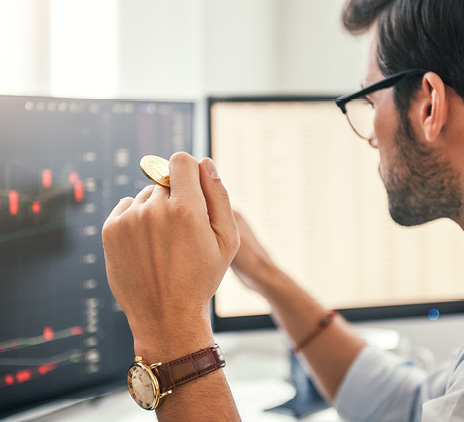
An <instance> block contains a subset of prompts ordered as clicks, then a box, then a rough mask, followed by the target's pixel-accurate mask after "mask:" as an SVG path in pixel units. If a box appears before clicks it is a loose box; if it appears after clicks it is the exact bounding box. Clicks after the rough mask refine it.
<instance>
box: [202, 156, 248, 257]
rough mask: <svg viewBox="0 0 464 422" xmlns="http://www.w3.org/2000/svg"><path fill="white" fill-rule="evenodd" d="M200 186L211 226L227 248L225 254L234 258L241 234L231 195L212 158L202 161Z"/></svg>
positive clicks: (220, 243)
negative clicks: (231, 202) (236, 221)
mask: <svg viewBox="0 0 464 422" xmlns="http://www.w3.org/2000/svg"><path fill="white" fill-rule="evenodd" d="M200 184H201V189H202V190H203V195H204V197H205V200H206V206H207V208H208V215H209V221H210V226H211V228H212V229H213V231H214V232H215V233H216V237H217V239H218V242H219V245H220V246H223V247H225V248H226V251H225V252H226V253H229V252H230V253H231V254H232V256H231V258H232V257H233V255H235V253H236V251H237V249H238V246H239V242H240V241H239V233H238V229H237V225H236V223H235V218H234V214H233V211H232V207H231V205H230V200H229V195H228V193H227V190H226V188H225V187H224V185H223V184H222V181H221V179H220V177H219V175H218V172H217V169H216V165H215V164H214V162H213V160H211V158H204V159H203V160H201V161H200Z"/></svg>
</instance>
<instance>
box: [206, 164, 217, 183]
mask: <svg viewBox="0 0 464 422" xmlns="http://www.w3.org/2000/svg"><path fill="white" fill-rule="evenodd" d="M206 170H207V171H208V174H209V175H210V177H213V178H215V179H219V175H218V172H217V168H216V165H215V164H214V161H213V160H211V159H208V161H207V162H206Z"/></svg>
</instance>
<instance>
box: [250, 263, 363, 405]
mask: <svg viewBox="0 0 464 422" xmlns="http://www.w3.org/2000/svg"><path fill="white" fill-rule="evenodd" d="M264 274H265V275H264ZM263 277H264V278H265V280H261V281H260V282H259V285H260V292H261V294H263V295H264V297H265V298H266V299H268V301H269V303H270V304H271V306H272V312H273V317H274V319H275V320H276V322H277V323H278V325H279V326H280V327H282V328H283V329H285V331H286V332H287V333H288V335H289V337H290V339H291V341H292V342H293V345H297V344H300V342H301V341H302V340H304V339H305V338H306V337H307V336H308V334H311V333H313V332H315V331H316V330H317V329H318V327H319V323H320V321H321V319H322V318H323V317H324V316H325V315H326V314H327V309H326V308H324V307H323V306H322V305H321V304H320V303H318V302H317V301H316V300H315V299H314V298H312V297H311V296H310V295H309V294H308V293H307V292H305V291H304V290H303V289H302V288H301V287H300V286H298V285H297V284H296V283H295V282H294V281H293V280H292V279H290V278H289V277H288V276H287V275H285V274H284V273H283V272H281V271H280V270H279V269H277V268H276V267H273V266H272V267H269V268H268V269H267V270H266V272H263ZM364 346H365V343H364V341H363V340H362V339H360V338H359V337H358V336H357V335H356V334H355V333H354V332H353V330H352V329H351V328H350V326H349V325H348V323H347V322H346V321H345V320H344V319H343V318H342V317H340V316H336V317H335V318H334V320H333V322H332V323H331V324H330V325H329V326H327V327H326V328H324V329H323V330H322V331H321V332H320V333H319V334H318V335H317V336H316V337H315V338H314V339H313V340H312V341H311V342H309V343H308V344H307V345H306V346H305V347H303V349H302V350H301V356H302V357H303V358H304V360H305V362H306V363H307V364H308V366H309V369H310V370H311V373H312V374H313V376H314V378H315V381H316V383H317V384H318V386H319V388H320V390H321V392H322V393H323V394H324V395H325V396H326V398H327V399H328V400H330V401H331V400H333V399H334V397H335V395H336V393H337V390H338V388H339V386H340V384H341V382H342V380H343V377H344V376H345V374H346V372H347V370H348V369H349V367H350V366H351V364H352V363H353V361H354V360H355V358H356V356H357V355H358V353H359V352H360V351H361V350H362V349H363V347H364Z"/></svg>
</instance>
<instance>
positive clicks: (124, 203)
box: [108, 196, 134, 220]
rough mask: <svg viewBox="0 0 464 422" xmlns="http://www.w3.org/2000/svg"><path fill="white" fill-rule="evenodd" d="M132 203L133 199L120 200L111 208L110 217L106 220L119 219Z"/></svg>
mask: <svg viewBox="0 0 464 422" xmlns="http://www.w3.org/2000/svg"><path fill="white" fill-rule="evenodd" d="M133 201H134V198H131V197H129V196H128V197H126V198H122V199H121V200H120V201H119V202H118V204H117V205H116V206H115V207H114V208H113V211H111V213H110V215H109V216H108V220H110V219H112V218H115V217H119V216H120V215H121V214H122V213H123V212H124V211H126V210H127V209H128V208H129V207H130V206H131V204H132V202H133Z"/></svg>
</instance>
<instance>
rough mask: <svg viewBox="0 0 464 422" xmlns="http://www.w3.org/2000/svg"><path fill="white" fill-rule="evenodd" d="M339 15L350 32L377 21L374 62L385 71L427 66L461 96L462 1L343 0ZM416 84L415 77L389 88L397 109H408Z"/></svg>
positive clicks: (463, 65)
mask: <svg viewBox="0 0 464 422" xmlns="http://www.w3.org/2000/svg"><path fill="white" fill-rule="evenodd" d="M342 20H343V24H344V26H345V28H346V29H347V30H348V31H350V32H351V33H353V34H359V33H364V32H366V31H368V30H369V29H370V28H371V27H372V25H373V24H375V23H377V35H378V48H377V63H378V65H379V68H380V70H381V71H382V73H383V74H384V75H385V76H388V75H391V74H393V73H396V72H400V71H402V70H407V69H414V68H422V69H429V70H430V71H432V72H435V73H436V74H438V75H439V76H440V77H441V78H442V80H443V82H444V83H445V84H447V85H449V86H451V87H452V88H453V89H454V90H455V91H456V92H457V94H458V95H460V96H461V98H463V99H464V1H463V0H348V2H347V3H346V5H345V8H344V11H343V15H342ZM419 83H420V78H416V79H415V83H414V82H413V81H411V80H409V81H405V82H402V83H400V84H398V85H397V86H396V87H395V102H396V104H397V107H398V108H399V109H400V111H405V110H408V109H409V105H410V100H411V98H412V97H413V95H414V93H415V92H416V90H417V89H418V88H419V86H420V85H419Z"/></svg>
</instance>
